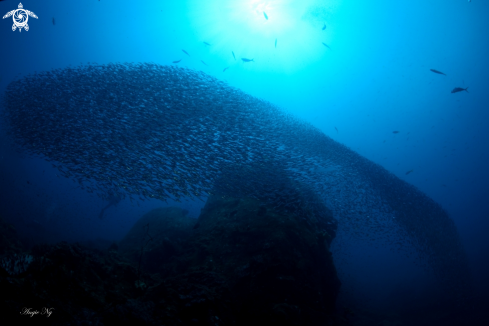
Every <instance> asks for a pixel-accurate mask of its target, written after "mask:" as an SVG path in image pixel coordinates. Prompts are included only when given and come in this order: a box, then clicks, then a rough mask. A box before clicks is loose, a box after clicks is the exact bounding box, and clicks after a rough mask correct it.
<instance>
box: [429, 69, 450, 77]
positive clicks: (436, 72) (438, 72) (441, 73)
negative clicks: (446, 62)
mask: <svg viewBox="0 0 489 326" xmlns="http://www.w3.org/2000/svg"><path fill="white" fill-rule="evenodd" d="M430 71H432V72H434V73H435V74H440V75H445V76H446V75H447V74H445V73H443V72H441V71H438V70H436V69H430Z"/></svg>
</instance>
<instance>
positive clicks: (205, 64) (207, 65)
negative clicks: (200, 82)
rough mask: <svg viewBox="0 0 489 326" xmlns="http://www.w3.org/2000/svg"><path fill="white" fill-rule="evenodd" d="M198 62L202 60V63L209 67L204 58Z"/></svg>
mask: <svg viewBox="0 0 489 326" xmlns="http://www.w3.org/2000/svg"><path fill="white" fill-rule="evenodd" d="M200 62H202V63H203V64H205V65H206V66H207V67H209V65H208V64H207V63H205V62H204V60H200Z"/></svg>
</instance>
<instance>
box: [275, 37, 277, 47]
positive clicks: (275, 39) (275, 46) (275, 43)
mask: <svg viewBox="0 0 489 326" xmlns="http://www.w3.org/2000/svg"><path fill="white" fill-rule="evenodd" d="M275 48H277V39H275Z"/></svg>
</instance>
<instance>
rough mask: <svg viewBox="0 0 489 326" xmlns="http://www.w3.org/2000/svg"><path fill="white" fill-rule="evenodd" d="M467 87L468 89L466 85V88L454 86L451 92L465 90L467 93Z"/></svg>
mask: <svg viewBox="0 0 489 326" xmlns="http://www.w3.org/2000/svg"><path fill="white" fill-rule="evenodd" d="M467 89H468V87H467V88H462V87H455V88H454V89H452V94H453V93H458V92H462V91H466V92H467V93H468V92H469V91H468V90H467Z"/></svg>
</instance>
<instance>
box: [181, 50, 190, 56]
mask: <svg viewBox="0 0 489 326" xmlns="http://www.w3.org/2000/svg"><path fill="white" fill-rule="evenodd" d="M182 52H183V53H185V54H186V55H188V56H189V57H190V54H188V52H187V51H185V50H184V49H182Z"/></svg>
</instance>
